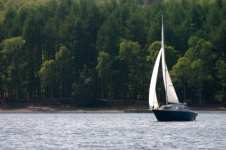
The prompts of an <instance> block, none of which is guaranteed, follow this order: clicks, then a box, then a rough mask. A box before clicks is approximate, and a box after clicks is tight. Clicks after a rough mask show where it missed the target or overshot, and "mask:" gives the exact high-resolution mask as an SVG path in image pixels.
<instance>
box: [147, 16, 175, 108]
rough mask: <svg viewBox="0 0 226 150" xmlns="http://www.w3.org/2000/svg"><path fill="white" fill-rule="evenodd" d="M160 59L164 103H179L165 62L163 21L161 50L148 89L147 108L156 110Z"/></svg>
mask: <svg viewBox="0 0 226 150" xmlns="http://www.w3.org/2000/svg"><path fill="white" fill-rule="evenodd" d="M160 59H161V60H162V61H161V63H162V74H163V81H164V88H165V93H166V101H167V103H168V102H169V103H179V100H178V97H177V94H176V91H175V88H174V86H173V83H172V80H171V78H170V75H169V71H168V68H167V65H166V61H165V47H164V27H163V20H162V39H161V49H160V50H159V53H158V56H157V58H156V61H155V64H154V68H153V72H152V76H151V83H150V88H149V106H150V108H154V109H156V108H158V107H159V105H158V101H157V94H156V84H157V77H158V70H159V64H160Z"/></svg>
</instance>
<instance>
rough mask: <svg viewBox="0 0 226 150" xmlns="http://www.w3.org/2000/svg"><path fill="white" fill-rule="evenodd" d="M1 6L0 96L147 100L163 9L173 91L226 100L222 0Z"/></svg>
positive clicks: (198, 100) (82, 0)
mask: <svg viewBox="0 0 226 150" xmlns="http://www.w3.org/2000/svg"><path fill="white" fill-rule="evenodd" d="M6 10H7V11H6V12H5V13H4V18H3V19H2V20H3V21H2V22H1V24H0V42H1V44H0V97H1V100H3V99H14V100H21V99H22V100H27V101H30V102H32V101H33V100H34V99H37V100H39V99H44V100H46V101H50V100H51V99H55V100H57V99H64V100H65V103H66V101H67V99H68V98H69V99H70V100H72V103H73V102H76V101H77V100H83V101H92V100H95V99H118V100H120V99H121V100H126V101H128V102H129V103H134V102H136V101H142V100H143V101H147V99H148V89H149V82H150V77H151V72H152V67H153V63H154V61H155V57H156V54H157V52H158V50H159V48H160V42H159V41H160V38H161V36H160V35H161V33H160V32H161V31H160V30H161V15H162V14H163V15H164V22H165V40H166V55H167V56H166V59H167V64H168V67H169V70H170V73H171V76H172V78H173V82H174V83H175V87H176V89H177V91H178V95H179V98H180V99H181V100H184V101H185V102H188V103H192V104H212V103H225V102H226V61H225V50H226V44H225V43H226V2H225V1H224V0H212V1H208V0H206V1H205V0H204V1H203V0H202V1H201V0H191V1H190V0H179V1H161V2H153V3H150V4H149V5H144V4H143V2H142V1H141V0H108V1H104V0H49V1H48V2H45V3H40V4H36V3H35V4H33V5H32V4H29V5H23V7H20V6H16V5H15V6H11V7H10V6H8V7H7V9H6ZM161 89H162V86H160V88H158V89H157V90H158V92H159V95H160V97H161V95H162V90H161ZM61 102H62V101H61ZM63 103H64V101H63Z"/></svg>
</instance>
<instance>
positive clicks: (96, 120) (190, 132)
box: [0, 112, 226, 150]
mask: <svg viewBox="0 0 226 150" xmlns="http://www.w3.org/2000/svg"><path fill="white" fill-rule="evenodd" d="M0 149H1V150H24V149H27V150H31V149H38V150H58V149H59V150H61V149H65V150H67V149H75V150H78V149H79V150H90V149H91V150H92V149H94V150H95V149H98V150H105V149H110V150H128V149H130V150H138V149H156V150H158V149H159V150H165V149H167V150H168V149H169V150H171V149H178V150H192V149H202V150H203V149H210V150H225V149H226V112H225V113H224V112H200V113H199V115H198V118H197V121H194V122H168V123H166V122H157V121H156V119H155V117H154V115H153V114H151V113H9V114H7V113H3V114H0Z"/></svg>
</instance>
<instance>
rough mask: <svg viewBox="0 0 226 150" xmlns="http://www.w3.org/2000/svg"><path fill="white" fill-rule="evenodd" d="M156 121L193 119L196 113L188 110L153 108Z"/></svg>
mask: <svg viewBox="0 0 226 150" xmlns="http://www.w3.org/2000/svg"><path fill="white" fill-rule="evenodd" d="M153 112H154V114H155V117H156V118H157V120H158V121H194V120H195V119H196V117H197V115H198V114H197V113H195V112H193V111H190V110H158V109H157V110H153Z"/></svg>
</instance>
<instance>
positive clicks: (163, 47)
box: [161, 15, 168, 105]
mask: <svg viewBox="0 0 226 150" xmlns="http://www.w3.org/2000/svg"><path fill="white" fill-rule="evenodd" d="M163 23H164V22H163V15H162V39H161V47H162V51H163V57H162V59H164V60H165V46H164V25H163ZM164 72H165V76H164V78H165V81H166V67H164ZM164 84H165V85H164V86H165V89H166V94H165V95H166V105H167V104H168V93H167V81H166V82H165V83H164Z"/></svg>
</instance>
